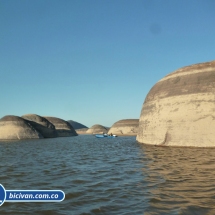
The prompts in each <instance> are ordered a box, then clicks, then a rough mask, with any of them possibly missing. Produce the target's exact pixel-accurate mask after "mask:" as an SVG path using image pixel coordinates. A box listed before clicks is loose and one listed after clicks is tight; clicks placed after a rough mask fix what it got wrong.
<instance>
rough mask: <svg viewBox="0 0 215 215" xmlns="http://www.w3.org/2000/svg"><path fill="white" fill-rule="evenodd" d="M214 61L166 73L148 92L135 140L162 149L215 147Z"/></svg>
mask: <svg viewBox="0 0 215 215" xmlns="http://www.w3.org/2000/svg"><path fill="white" fill-rule="evenodd" d="M214 132H215V61H212V62H207V63H200V64H195V65H191V66H187V67H183V68H181V69H179V70H176V71H175V72H173V73H170V74H169V75H167V76H166V77H164V78H163V79H161V80H160V81H159V82H158V83H157V84H155V85H154V86H153V87H152V89H151V90H150V92H149V93H148V95H147V97H146V99H145V101H144V104H143V107H142V111H141V115H140V122H139V130H138V135H137V141H138V142H140V143H146V144H154V145H164V146H165V145H166V146H194V147H215V138H214Z"/></svg>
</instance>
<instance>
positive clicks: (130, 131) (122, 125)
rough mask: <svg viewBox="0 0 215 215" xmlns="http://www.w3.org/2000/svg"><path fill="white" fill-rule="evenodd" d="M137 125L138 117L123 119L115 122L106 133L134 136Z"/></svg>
mask: <svg viewBox="0 0 215 215" xmlns="http://www.w3.org/2000/svg"><path fill="white" fill-rule="evenodd" d="M138 127H139V119H123V120H119V121H117V122H115V123H114V124H113V125H112V126H111V128H110V130H109V131H108V134H111V133H112V134H116V135H118V136H120V135H122V136H123V135H126V136H127V135H128V136H136V135H137V132H138Z"/></svg>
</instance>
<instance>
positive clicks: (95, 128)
mask: <svg viewBox="0 0 215 215" xmlns="http://www.w3.org/2000/svg"><path fill="white" fill-rule="evenodd" d="M107 132H108V129H107V128H105V127H104V126H103V125H99V124H96V125H93V126H92V127H91V128H89V129H88V130H87V132H86V133H87V134H101V133H107Z"/></svg>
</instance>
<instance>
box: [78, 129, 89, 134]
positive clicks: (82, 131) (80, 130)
mask: <svg viewBox="0 0 215 215" xmlns="http://www.w3.org/2000/svg"><path fill="white" fill-rule="evenodd" d="M87 130H88V128H79V129H75V131H76V133H77V134H87Z"/></svg>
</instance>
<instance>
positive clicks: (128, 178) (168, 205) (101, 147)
mask: <svg viewBox="0 0 215 215" xmlns="http://www.w3.org/2000/svg"><path fill="white" fill-rule="evenodd" d="M0 152H1V162H0V171H1V174H0V183H1V184H2V185H3V186H4V187H5V188H6V189H8V190H9V189H11V190H12V189H45V190H47V189H48V190H50V189H61V190H63V191H64V192H65V194H66V197H65V200H64V201H63V202H60V203H7V202H6V203H4V205H3V206H1V208H0V209H1V212H0V213H1V214H6V215H8V214H24V215H25V214H42V215H49V214H51V215H52V214H53V215H68V214H72V215H79V214H82V215H86V214H107V215H112V214H113V215H114V214H116V215H120V214H123V215H130V214H135V215H136V214H144V215H145V214H146V215H149V214H150V215H153V214H201V215H202V214H215V183H214V181H215V180H214V179H215V177H214V170H215V165H214V161H215V151H214V149H199V148H197V149H195V148H170V147H155V146H147V145H142V144H139V143H137V142H136V141H135V137H118V138H113V139H112V138H102V139H97V138H95V137H94V136H90V135H82V136H81V135H80V136H77V137H71V138H54V139H43V140H27V141H16V142H14V141H12V142H8V141H7V142H0Z"/></svg>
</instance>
